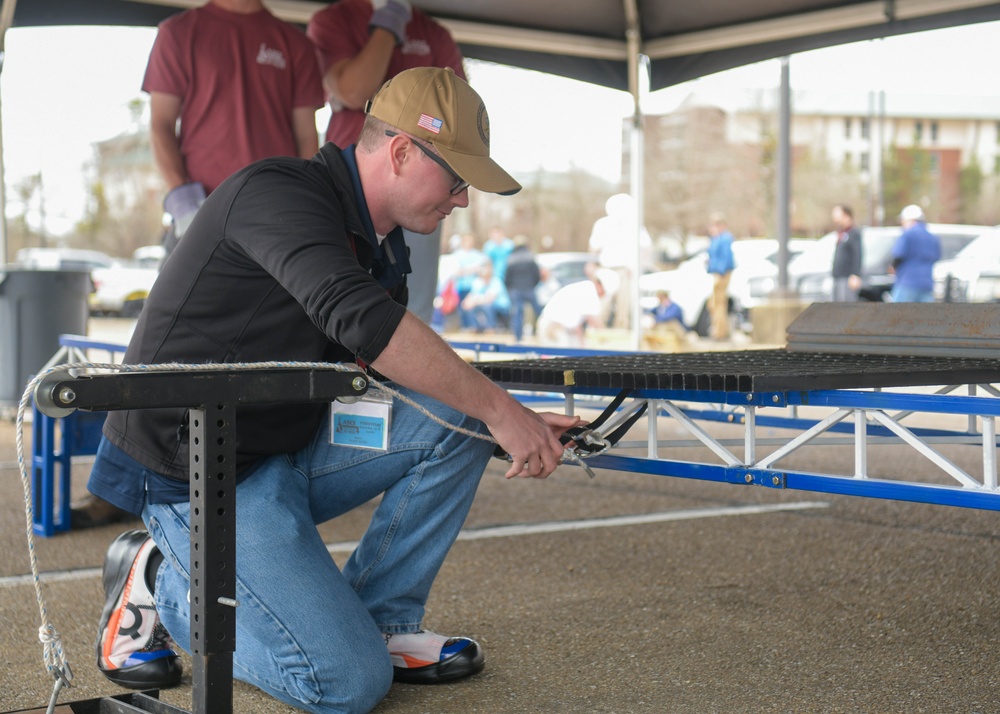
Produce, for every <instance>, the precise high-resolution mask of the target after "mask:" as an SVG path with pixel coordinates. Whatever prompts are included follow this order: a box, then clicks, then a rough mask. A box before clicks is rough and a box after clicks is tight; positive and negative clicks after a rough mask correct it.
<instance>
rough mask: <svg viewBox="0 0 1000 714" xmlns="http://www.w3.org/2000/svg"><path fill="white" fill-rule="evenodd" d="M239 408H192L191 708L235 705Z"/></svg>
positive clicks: (215, 711)
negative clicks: (236, 426) (237, 443)
mask: <svg viewBox="0 0 1000 714" xmlns="http://www.w3.org/2000/svg"><path fill="white" fill-rule="evenodd" d="M235 421H236V407H235V406H234V405H233V404H232V403H225V404H214V405H211V406H205V407H203V408H200V409H191V411H190V419H189V423H190V432H189V433H190V436H191V442H190V452H191V468H190V475H191V657H192V661H193V671H192V675H191V676H192V703H191V704H192V712H193V714H231V713H232V711H233V652H235V651H236V605H237V603H236V434H235V431H234V427H235Z"/></svg>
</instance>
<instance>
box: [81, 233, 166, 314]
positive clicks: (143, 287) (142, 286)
mask: <svg viewBox="0 0 1000 714" xmlns="http://www.w3.org/2000/svg"><path fill="white" fill-rule="evenodd" d="M162 258H163V249H162V248H161V247H160V246H145V247H143V248H138V249H137V250H136V251H135V253H133V254H132V261H131V262H129V263H125V262H117V263H115V264H113V265H111V266H107V267H100V268H95V269H93V270H92V271H91V272H90V277H91V280H92V281H93V283H94V292H92V293H91V294H90V301H89V305H90V312H91V313H93V314H97V315H111V316H116V317H136V316H137V315H138V314H139V312H140V311H141V310H142V306H143V305H144V304H145V302H146V298H147V297H148V296H149V291H150V289H151V288H152V287H153V283H154V282H155V281H156V276H157V275H158V274H159V265H160V260H162Z"/></svg>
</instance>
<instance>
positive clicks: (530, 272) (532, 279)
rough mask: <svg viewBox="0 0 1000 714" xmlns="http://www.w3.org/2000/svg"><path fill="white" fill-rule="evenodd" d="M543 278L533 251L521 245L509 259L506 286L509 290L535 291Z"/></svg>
mask: <svg viewBox="0 0 1000 714" xmlns="http://www.w3.org/2000/svg"><path fill="white" fill-rule="evenodd" d="M541 278H542V274H541V271H540V270H539V268H538V261H536V260H535V256H534V254H533V253H532V252H531V249H530V248H528V246H526V245H519V246H517V247H516V248H514V250H513V251H511V254H510V255H509V256H508V257H507V273H506V275H504V284H505V285H506V286H507V289H508V290H534V289H535V286H536V285H538V283H539V281H540V280H541Z"/></svg>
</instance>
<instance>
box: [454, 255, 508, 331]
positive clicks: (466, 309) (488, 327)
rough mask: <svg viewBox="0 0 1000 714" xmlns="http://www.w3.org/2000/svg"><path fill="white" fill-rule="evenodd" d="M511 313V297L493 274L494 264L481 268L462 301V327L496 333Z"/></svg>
mask: <svg viewBox="0 0 1000 714" xmlns="http://www.w3.org/2000/svg"><path fill="white" fill-rule="evenodd" d="M509 312H510V297H509V296H508V295H507V288H506V287H505V286H504V284H503V281H502V280H500V278H499V277H497V276H496V275H494V273H493V263H492V262H490V261H488V260H487V261H486V262H484V263H482V264H481V265H480V266H479V273H478V275H476V277H475V278H473V279H472V285H471V287H470V288H469V293H468V295H466V296H465V299H464V300H462V327H464V328H466V329H472V330H475V331H476V332H494V331H495V330H496V329H497V325H498V324H499V321H500V319H501V318H505V317H506V316H507V315H508V314H509Z"/></svg>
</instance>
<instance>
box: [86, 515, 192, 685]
mask: <svg viewBox="0 0 1000 714" xmlns="http://www.w3.org/2000/svg"><path fill="white" fill-rule="evenodd" d="M157 553H159V550H158V549H157V547H156V544H155V543H154V542H153V539H152V538H150V537H149V534H148V533H146V531H140V530H136V531H126V532H125V533H122V534H121V535H120V536H118V537H117V538H115V540H114V541H113V542H112V543H111V546H110V547H109V548H108V553H107V555H106V556H105V558H104V578H103V579H104V593H105V601H104V611H103V612H102V613H101V624H100V626H99V627H98V630H97V667H98V669H100V670H101V673H102V674H104V676H105V677H107V678H108V679H110V680H111V681H112V682H114V683H115V684H117V685H119V686H121V687H128V688H130V689H166V688H168V687H174V686H177V684H179V683H180V681H181V669H182V668H181V662H180V658H179V657H178V656H177V654H176V653H175V652H174V651H173V650H172V649H171V648H170V645H171V642H170V635H169V634H167V630H166V628H164V627H163V625H162V624H160V617H159V615H157V614H156V604H155V602H154V600H153V593H152V591H151V588H150V587H149V583H147V582H146V568H147V566H148V564H149V560H150V558H151V557H152V556H153V555H155V554H157Z"/></svg>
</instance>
